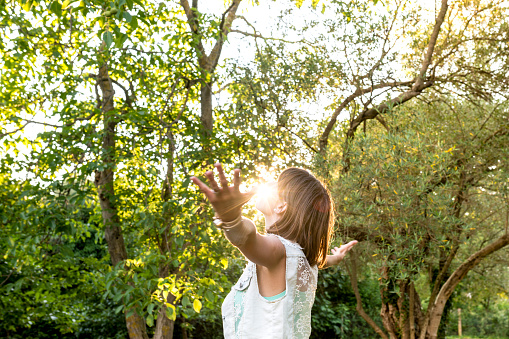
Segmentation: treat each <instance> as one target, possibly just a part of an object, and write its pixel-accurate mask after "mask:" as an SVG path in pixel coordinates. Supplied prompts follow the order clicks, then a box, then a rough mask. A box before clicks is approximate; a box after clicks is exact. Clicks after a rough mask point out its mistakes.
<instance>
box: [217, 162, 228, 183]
mask: <svg viewBox="0 0 509 339" xmlns="http://www.w3.org/2000/svg"><path fill="white" fill-rule="evenodd" d="M214 166H215V167H216V169H217V172H218V173H219V181H220V182H221V187H222V188H228V180H227V179H226V176H225V175H224V171H223V166H222V165H221V163H217V164H215V165H214Z"/></svg>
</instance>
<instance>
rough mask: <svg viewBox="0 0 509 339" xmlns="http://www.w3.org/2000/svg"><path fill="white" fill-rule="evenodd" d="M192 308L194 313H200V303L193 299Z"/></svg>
mask: <svg viewBox="0 0 509 339" xmlns="http://www.w3.org/2000/svg"><path fill="white" fill-rule="evenodd" d="M193 308H194V311H195V312H196V313H200V310H201V301H200V300H198V299H194V301H193Z"/></svg>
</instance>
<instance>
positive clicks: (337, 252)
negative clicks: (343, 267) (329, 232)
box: [327, 240, 358, 266]
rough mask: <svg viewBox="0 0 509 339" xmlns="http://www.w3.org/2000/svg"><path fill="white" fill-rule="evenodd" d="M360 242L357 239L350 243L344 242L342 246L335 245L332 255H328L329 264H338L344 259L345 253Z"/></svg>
mask: <svg viewBox="0 0 509 339" xmlns="http://www.w3.org/2000/svg"><path fill="white" fill-rule="evenodd" d="M357 243H358V241H357V240H352V241H350V242H349V243H348V244H344V245H342V246H341V247H334V248H333V249H332V255H328V256H327V266H333V265H337V264H339V263H340V262H341V260H343V258H344V257H345V255H346V254H347V253H348V251H350V250H351V249H352V247H354V246H355V245H356V244H357Z"/></svg>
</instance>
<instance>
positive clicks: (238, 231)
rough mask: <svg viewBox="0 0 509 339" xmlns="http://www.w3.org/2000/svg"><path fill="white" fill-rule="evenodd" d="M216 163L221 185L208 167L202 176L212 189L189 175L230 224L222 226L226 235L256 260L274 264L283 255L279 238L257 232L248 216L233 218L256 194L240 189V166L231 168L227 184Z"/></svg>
mask: <svg viewBox="0 0 509 339" xmlns="http://www.w3.org/2000/svg"><path fill="white" fill-rule="evenodd" d="M215 167H216V169H217V171H218V173H219V181H220V183H221V187H219V185H218V184H217V182H216V181H215V179H214V174H213V172H211V171H207V172H206V173H205V176H206V177H207V179H208V182H209V185H210V187H211V188H212V189H211V188H209V187H208V186H207V185H205V184H204V183H203V182H202V181H201V180H199V179H198V178H196V177H192V178H191V180H192V181H193V182H194V183H195V184H196V185H197V186H198V187H199V188H200V190H201V191H202V192H203V193H204V194H205V196H206V197H207V199H208V200H209V202H210V203H211V204H212V207H213V208H214V210H215V211H216V215H217V216H218V218H220V219H221V220H222V221H223V222H225V223H226V224H229V225H227V226H226V227H222V228H223V229H224V233H225V236H226V238H227V239H228V240H229V241H230V242H231V243H232V244H233V245H235V246H237V247H238V248H239V250H240V251H241V252H242V253H243V254H244V255H245V256H246V258H248V259H249V260H251V261H252V262H254V263H255V264H257V265H261V266H265V267H267V268H269V269H271V268H275V267H277V266H278V265H279V264H280V263H281V260H283V259H284V258H285V249H284V246H283V244H282V243H281V241H279V239H277V238H276V237H270V236H264V235H261V234H259V233H258V232H257V231H256V227H255V225H254V223H253V222H252V221H251V220H249V219H247V218H242V220H239V222H236V220H238V218H239V217H240V216H241V214H242V206H243V205H244V204H245V203H246V202H248V201H249V199H251V197H252V196H253V195H254V194H255V192H254V190H251V191H250V192H248V193H241V192H240V190H239V185H240V170H238V169H236V170H235V171H234V179H233V186H228V181H227V180H226V176H225V175H224V172H223V168H222V166H221V164H216V165H215ZM231 223H233V224H231Z"/></svg>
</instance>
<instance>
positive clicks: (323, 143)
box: [320, 81, 413, 152]
mask: <svg viewBox="0 0 509 339" xmlns="http://www.w3.org/2000/svg"><path fill="white" fill-rule="evenodd" d="M412 83H413V81H395V82H383V83H380V84H377V85H373V86H370V87H366V88H357V90H356V91H355V92H353V93H352V94H350V96H348V97H347V98H346V99H345V100H343V102H342V103H341V104H340V105H339V106H338V107H337V108H336V110H335V111H334V114H332V117H331V118H330V120H329V123H328V124H327V126H326V127H325V129H324V131H323V132H322V135H321V136H320V152H324V151H325V148H326V147H327V144H328V139H329V134H330V133H331V131H332V129H333V127H334V125H335V124H336V121H337V118H338V116H339V114H340V113H341V112H342V111H343V109H345V108H346V107H347V106H348V105H349V104H350V103H351V102H352V101H353V100H354V99H356V98H358V97H360V96H362V95H364V94H367V93H371V92H373V91H374V90H377V89H382V88H387V87H390V88H394V87H399V86H408V85H410V84H412Z"/></svg>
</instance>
